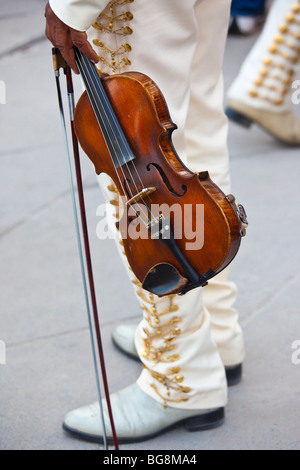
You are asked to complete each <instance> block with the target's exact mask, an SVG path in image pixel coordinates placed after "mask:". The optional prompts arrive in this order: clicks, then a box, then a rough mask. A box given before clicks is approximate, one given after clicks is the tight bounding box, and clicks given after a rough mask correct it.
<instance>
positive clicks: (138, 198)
mask: <svg viewBox="0 0 300 470" xmlns="http://www.w3.org/2000/svg"><path fill="white" fill-rule="evenodd" d="M155 191H156V188H155V187H154V186H153V187H151V188H145V189H143V190H142V191H141V192H140V193H138V194H136V195H135V196H133V197H132V198H131V199H129V201H127V202H126V205H127V206H132V204H135V203H136V202H139V201H141V200H142V199H144V198H145V197H147V196H149V195H150V194H152V193H154V192H155Z"/></svg>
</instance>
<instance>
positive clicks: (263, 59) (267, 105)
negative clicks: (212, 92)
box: [227, 0, 300, 145]
mask: <svg viewBox="0 0 300 470" xmlns="http://www.w3.org/2000/svg"><path fill="white" fill-rule="evenodd" d="M299 61H300V0H274V2H273V4H272V8H271V10H270V12H269V14H268V18H267V21H266V23H265V26H264V29H263V31H262V33H261V34H260V36H259V38H258V40H257V41H256V43H255V45H254V46H253V48H252V50H251V51H250V53H249V55H248V57H247V58H246V60H245V61H244V63H243V64H242V67H241V70H240V72H239V74H238V76H237V77H236V79H235V80H234V82H233V83H232V85H231V87H230V89H229V90H228V94H227V98H228V109H227V115H228V117H229V118H230V119H232V120H233V121H234V122H236V123H238V124H241V125H243V126H245V127H250V126H251V124H252V123H257V124H258V125H259V126H261V127H262V128H263V129H265V130H266V131H267V132H268V133H270V134H271V135H273V136H274V137H275V138H277V139H279V140H280V141H281V142H283V143H285V144H289V145H300V122H299V121H298V120H297V118H296V116H295V115H294V114H293V103H292V99H291V84H292V82H293V80H294V79H295V78H296V76H297V74H299V73H300V63H299Z"/></svg>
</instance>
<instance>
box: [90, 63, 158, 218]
mask: <svg viewBox="0 0 300 470" xmlns="http://www.w3.org/2000/svg"><path fill="white" fill-rule="evenodd" d="M81 65H82V69H84V70H82V71H83V75H84V76H85V78H86V79H87V78H90V83H92V77H91V74H90V72H89V70H88V68H87V65H86V64H85V62H84V60H83V61H82V62H81ZM96 73H97V72H96ZM97 78H98V74H97ZM89 91H90V93H92V95H93V97H94V92H93V90H92V86H90V87H89ZM103 99H106V100H108V97H107V95H106V94H105V92H104V94H103ZM94 106H95V107H96V109H97V111H98V112H100V110H99V107H98V105H97V102H96V100H95V98H94ZM104 113H105V117H106V118H107V120H108V114H107V111H106V109H104ZM111 119H112V120H113V121H114V123H115V125H116V122H117V121H116V116H115V115H114V113H112V114H111ZM104 126H105V128H106V132H107V137H108V139H109V141H110V144H111V146H112V148H113V150H114V153H115V156H116V158H117V161H118V164H119V167H120V170H121V172H122V174H123V176H124V178H125V179H126V175H125V173H124V170H123V168H122V166H123V165H121V164H120V160H119V156H118V150H117V149H116V146H115V144H114V141H113V140H112V139H111V138H110V134H109V132H108V129H107V126H106V125H105V123H104ZM111 131H112V132H113V130H112V129H111ZM122 139H123V143H125V144H126V141H124V136H123V135H122ZM115 142H116V143H117V144H118V147H119V151H120V154H121V155H122V154H123V153H122V149H121V147H120V143H119V141H118V139H115ZM123 156H124V154H123ZM125 165H126V168H127V170H128V172H129V175H130V177H131V179H132V180H133V182H134V186H135V188H136V191H137V192H139V190H138V187H137V185H136V183H135V180H134V178H133V175H132V172H131V170H130V168H129V166H128V163H127V162H126V163H125ZM134 167H135V165H134ZM135 170H136V173H137V174H138V171H137V169H136V168H135ZM116 173H117V176H118V179H119V182H120V185H121V187H122V189H123V191H124V193H125V191H126V189H125V188H124V186H123V183H122V181H121V178H120V176H119V174H118V171H117V169H116ZM139 178H140V176H139ZM140 181H141V184H142V186H143V183H142V180H141V178H140ZM128 190H129V193H130V196H131V197H132V198H133V197H134V195H133V193H132V191H131V189H130V188H128ZM142 199H143V198H142ZM137 205H138V207H139V209H140V210H141V212H142V213H143V214H144V215H145V217H146V218H147V219H148V222H149V223H150V224H151V220H150V219H149V216H148V215H147V214H146V213H145V211H144V209H143V208H141V207H142V206H141V205H140V204H137ZM145 206H146V207H147V209H148V211H149V212H150V214H151V216H152V217H153V214H152V213H151V210H150V209H149V207H148V206H147V204H146V203H145ZM134 210H135V209H134ZM135 212H136V214H137V216H138V217H140V214H139V213H138V212H137V211H136V210H135ZM141 220H142V222H143V223H144V225H145V226H147V224H146V223H145V222H144V221H143V219H141Z"/></svg>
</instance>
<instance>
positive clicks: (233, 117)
mask: <svg viewBox="0 0 300 470" xmlns="http://www.w3.org/2000/svg"><path fill="white" fill-rule="evenodd" d="M225 113H226V116H227V117H228V119H230V121H233V122H235V123H236V124H239V125H240V126H243V127H246V128H247V129H249V127H251V126H252V124H253V121H251V119H250V118H248V117H247V116H244V115H243V114H241V113H239V112H238V111H235V110H234V109H232V108H227V109H226V111H225Z"/></svg>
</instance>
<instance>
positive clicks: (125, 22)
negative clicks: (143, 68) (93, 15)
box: [92, 0, 134, 74]
mask: <svg viewBox="0 0 300 470" xmlns="http://www.w3.org/2000/svg"><path fill="white" fill-rule="evenodd" d="M133 2H134V0H112V1H111V2H109V3H108V5H107V7H106V8H105V9H104V10H103V12H102V13H100V15H99V17H98V18H97V20H96V21H95V22H94V23H93V25H92V26H93V28H94V29H95V30H98V31H99V34H98V38H96V39H94V40H93V44H94V45H95V46H96V47H97V48H99V49H100V50H99V60H100V63H101V65H100V67H102V68H103V70H101V72H108V73H113V74H115V73H119V72H120V71H121V70H123V69H125V68H126V67H128V66H130V65H131V60H130V59H129V57H128V55H129V53H130V52H131V50H132V47H131V45H130V44H129V43H128V42H125V43H123V44H120V39H119V38H120V37H124V36H130V35H131V34H133V29H132V28H131V27H130V24H131V21H132V20H133V18H134V16H133V14H132V12H131V11H130V10H129V5H128V4H130V3H133ZM124 5H126V8H127V9H126V10H125V11H124V10H123V8H124ZM105 36H109V37H110V38H111V37H113V40H112V41H108V42H106V40H105ZM111 43H113V46H111Z"/></svg>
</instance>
